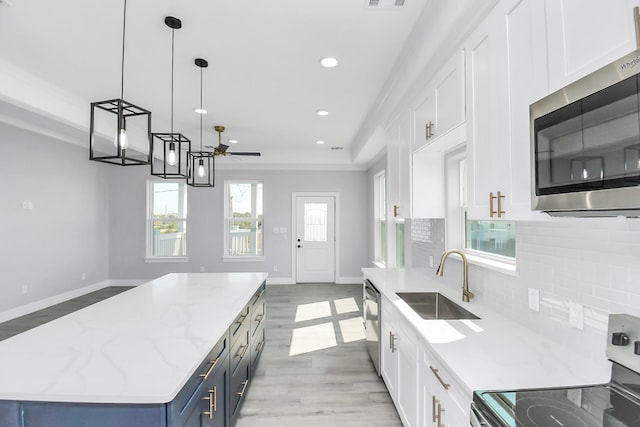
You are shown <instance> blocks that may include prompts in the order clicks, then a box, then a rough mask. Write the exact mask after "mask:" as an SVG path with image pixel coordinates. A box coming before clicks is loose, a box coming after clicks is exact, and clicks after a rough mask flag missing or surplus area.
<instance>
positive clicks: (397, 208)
mask: <svg viewBox="0 0 640 427" xmlns="http://www.w3.org/2000/svg"><path fill="white" fill-rule="evenodd" d="M398 215H400V206H398V205H393V217H394V218H396V217H397V216H398Z"/></svg>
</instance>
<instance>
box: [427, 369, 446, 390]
mask: <svg viewBox="0 0 640 427" xmlns="http://www.w3.org/2000/svg"><path fill="white" fill-rule="evenodd" d="M429 369H431V372H433V375H435V376H436V378H437V379H438V381H440V384H442V387H444V389H445V390H449V387H451V384H447V383H446V382H444V380H443V379H442V377H440V375H439V374H438V372H439V371H438V370H437V369H436V368H434V367H433V366H431V365H429Z"/></svg>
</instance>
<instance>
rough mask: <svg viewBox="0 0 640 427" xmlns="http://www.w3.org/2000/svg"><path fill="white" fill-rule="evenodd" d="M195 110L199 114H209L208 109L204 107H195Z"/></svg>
mask: <svg viewBox="0 0 640 427" xmlns="http://www.w3.org/2000/svg"><path fill="white" fill-rule="evenodd" d="M193 111H195V112H196V113H198V114H207V110H205V109H204V108H194V109H193Z"/></svg>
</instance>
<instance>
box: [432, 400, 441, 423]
mask: <svg viewBox="0 0 640 427" xmlns="http://www.w3.org/2000/svg"><path fill="white" fill-rule="evenodd" d="M438 403H440V401H439V400H438V399H436V395H435V394H434V395H433V396H431V418H432V419H433V422H434V423H435V422H436V420H437V419H438V418H437V415H436V411H437V410H436V407H437V406H438Z"/></svg>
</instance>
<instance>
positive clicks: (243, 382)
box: [237, 380, 249, 397]
mask: <svg viewBox="0 0 640 427" xmlns="http://www.w3.org/2000/svg"><path fill="white" fill-rule="evenodd" d="M247 384H249V380H244V381H242V390H240V391H239V392H238V393H237V395H238V396H240V397H242V396H244V391H245V390H246V389H247Z"/></svg>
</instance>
